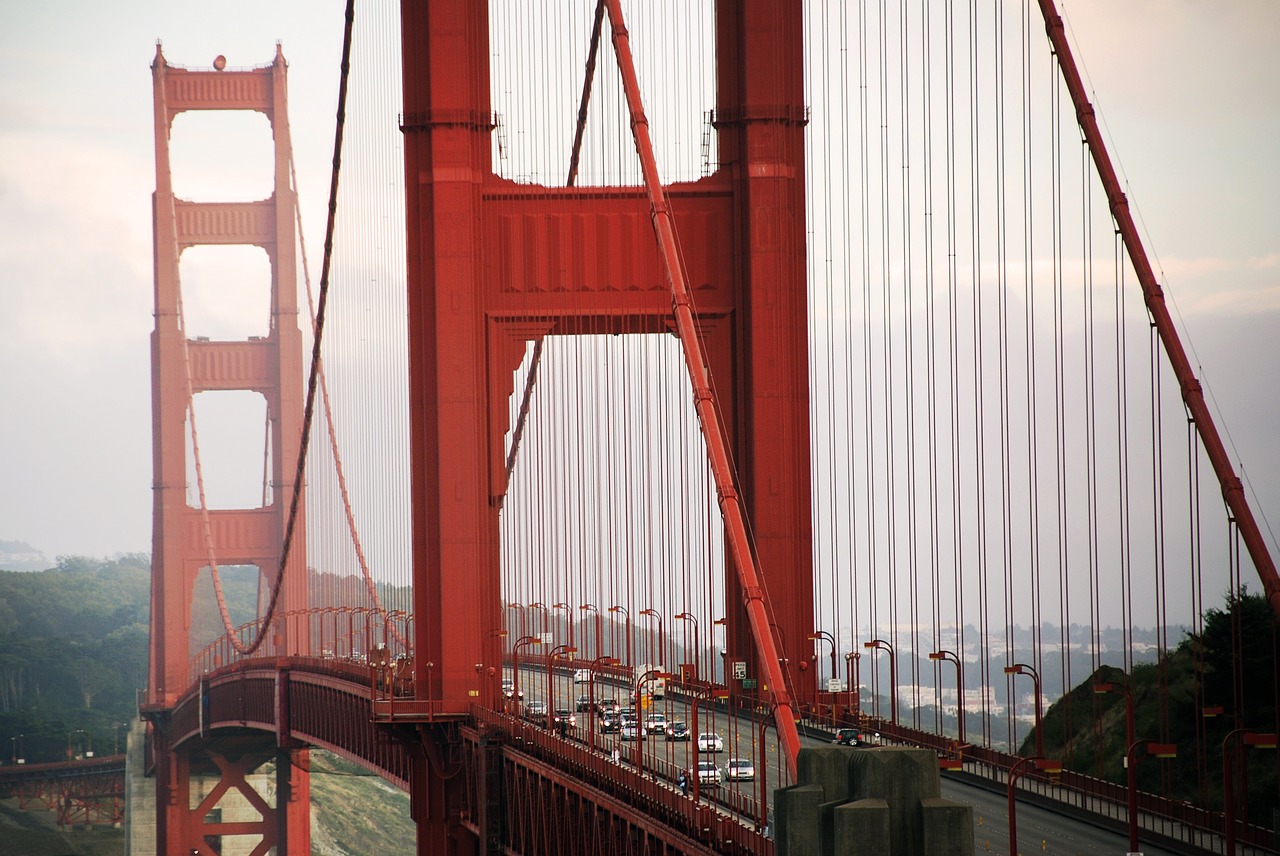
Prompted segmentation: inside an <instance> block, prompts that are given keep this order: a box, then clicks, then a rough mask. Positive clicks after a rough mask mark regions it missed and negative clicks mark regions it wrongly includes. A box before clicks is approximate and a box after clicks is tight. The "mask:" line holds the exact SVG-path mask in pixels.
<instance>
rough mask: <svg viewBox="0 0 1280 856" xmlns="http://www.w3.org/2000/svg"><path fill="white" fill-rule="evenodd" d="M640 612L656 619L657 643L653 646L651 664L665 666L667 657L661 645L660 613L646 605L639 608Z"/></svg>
mask: <svg viewBox="0 0 1280 856" xmlns="http://www.w3.org/2000/svg"><path fill="white" fill-rule="evenodd" d="M640 614H641V615H647V616H649V617H650V618H656V619H658V644H657V645H655V646H654V647H655V649H656V653H654V655H653V661H654V662H653V664H654V665H655V666H665V665H666V664H667V663H666V659H667V658H666V652H665V651H664V650H663V645H662V640H663V635H662V613H660V612H658V610H656V609H654V608H653V607H652V606H651V607H648V608H647V609H642V610H640Z"/></svg>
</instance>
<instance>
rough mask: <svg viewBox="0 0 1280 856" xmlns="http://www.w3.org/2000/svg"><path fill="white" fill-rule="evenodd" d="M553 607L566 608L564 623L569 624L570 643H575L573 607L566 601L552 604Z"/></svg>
mask: <svg viewBox="0 0 1280 856" xmlns="http://www.w3.org/2000/svg"><path fill="white" fill-rule="evenodd" d="M551 608H552V609H563V610H564V623H565V624H567V625H568V626H569V644H570V645H573V608H572V607H571V606H569V604H567V603H565V602H564V601H561V602H560V603H553V604H551Z"/></svg>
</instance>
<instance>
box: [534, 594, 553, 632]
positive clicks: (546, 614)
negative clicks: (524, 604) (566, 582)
mask: <svg viewBox="0 0 1280 856" xmlns="http://www.w3.org/2000/svg"><path fill="white" fill-rule="evenodd" d="M529 608H530V609H541V610H542V632H543V633H546V632H547V630H548V629H549V628H550V627H551V614H550V611H549V610H548V609H547V605H546V604H545V603H543V602H541V601H538V602H537V603H531V604H529Z"/></svg>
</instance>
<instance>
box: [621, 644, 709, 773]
mask: <svg viewBox="0 0 1280 856" xmlns="http://www.w3.org/2000/svg"><path fill="white" fill-rule="evenodd" d="M670 677H671V674H670V673H669V672H664V671H662V670H661V669H649V670H648V671H646V672H643V673H642V674H639V675H637V676H636V678H635V680H634V681H633V682H632V686H631V690H632V693H631V697H632V698H634V699H635V700H636V705H635V708H636V748H635V765H636V774H637V775H641V776H643V775H644V737H645V735H644V720H642V719H641V718H640V687H642V686H644V682H645V681H647V680H649V679H650V678H660V679H662V680H666V679H667V678H670ZM694 716H697V708H694Z"/></svg>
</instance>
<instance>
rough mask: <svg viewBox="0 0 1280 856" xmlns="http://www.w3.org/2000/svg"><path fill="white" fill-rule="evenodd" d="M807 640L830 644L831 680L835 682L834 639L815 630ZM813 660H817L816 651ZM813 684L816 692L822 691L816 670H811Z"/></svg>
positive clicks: (821, 631)
mask: <svg viewBox="0 0 1280 856" xmlns="http://www.w3.org/2000/svg"><path fill="white" fill-rule="evenodd" d="M808 638H809V639H810V640H812V641H814V642H817V641H819V640H823V641H826V642H830V643H831V680H833V681H834V680H837V677H836V637H834V636H832V635H831V634H830V633H828V632H827V631H825V630H815V631H813V632H812V633H810V634H809V637H808ZM813 659H814V661H815V662H816V661H817V659H818V652H817V651H814V652H813ZM813 683H814V685H815V687H816V688H817V690H818V691H819V692H821V691H822V682H821V681H819V680H818V670H817V669H816V668H815V669H814V670H813ZM815 698H816V696H815ZM832 715H833V716H834V713H833V714H832Z"/></svg>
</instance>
